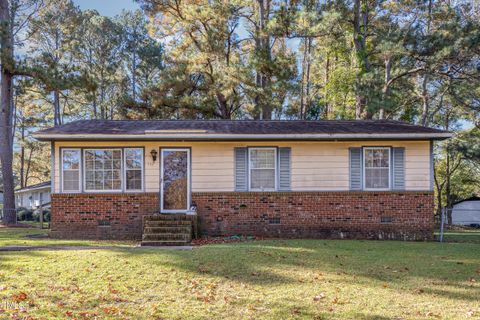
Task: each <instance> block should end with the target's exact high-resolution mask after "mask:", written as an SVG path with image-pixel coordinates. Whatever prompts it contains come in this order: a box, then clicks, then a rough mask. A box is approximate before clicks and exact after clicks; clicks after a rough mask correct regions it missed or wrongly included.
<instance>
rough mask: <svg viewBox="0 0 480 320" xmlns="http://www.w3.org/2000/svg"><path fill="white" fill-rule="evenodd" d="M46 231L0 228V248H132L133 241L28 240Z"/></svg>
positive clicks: (46, 231)
mask: <svg viewBox="0 0 480 320" xmlns="http://www.w3.org/2000/svg"><path fill="white" fill-rule="evenodd" d="M46 234H48V230H46V229H37V228H0V247H5V246H133V245H135V244H136V242H134V241H88V240H57V239H50V238H28V236H32V235H46Z"/></svg>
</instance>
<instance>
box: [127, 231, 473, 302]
mask: <svg viewBox="0 0 480 320" xmlns="http://www.w3.org/2000/svg"><path fill="white" fill-rule="evenodd" d="M478 249H479V248H478V246H476V245H470V244H463V245H458V244H439V243H432V242H400V241H355V240H353V241H352V240H337V241H335V240H288V241H286V240H266V241H257V242H250V243H237V244H222V245H209V246H203V247H198V248H194V250H192V251H175V250H161V251H159V250H158V249H145V250H134V251H121V253H122V254H126V255H131V254H134V255H137V256H142V257H145V258H147V257H148V258H147V260H148V261H149V263H152V264H158V265H162V266H168V267H170V268H175V269H180V270H184V271H186V272H193V273H197V274H202V275H209V276H216V277H223V278H226V279H229V280H232V281H237V282H245V283H251V284H257V285H272V284H273V285H274V284H276V283H277V284H283V283H286V284H288V283H299V279H298V278H296V277H297V276H298V273H296V274H295V272H296V271H298V269H304V270H305V271H306V272H307V273H308V272H310V273H312V274H313V273H322V272H326V273H331V274H337V275H338V276H339V277H337V278H340V279H338V280H335V281H339V282H341V281H343V282H345V283H349V284H357V285H365V286H370V287H372V286H373V287H379V288H380V287H383V286H385V284H386V283H388V284H390V285H393V286H400V287H405V286H407V287H411V289H412V292H413V290H416V289H418V290H419V291H421V292H424V293H431V294H435V295H444V296H447V297H450V298H453V299H457V300H458V299H462V300H478V297H479V296H480V285H479V284H477V282H476V281H478V282H480V281H479V280H480V279H478V278H479V273H478V272H479V270H480V269H479V268H480V255H479V254H478ZM165 256H168V257H169V259H165ZM472 279H473V281H472ZM372 280H373V281H372ZM430 285H440V286H443V287H445V288H446V289H445V290H440V289H438V288H429V286H430ZM458 290H462V291H464V293H459V292H456V291H458Z"/></svg>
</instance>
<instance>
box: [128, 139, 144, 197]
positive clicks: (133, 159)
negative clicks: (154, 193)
mask: <svg viewBox="0 0 480 320" xmlns="http://www.w3.org/2000/svg"><path fill="white" fill-rule="evenodd" d="M142 177H143V149H140V148H136V149H125V189H126V190H142V189H143V188H142V185H143V181H142Z"/></svg>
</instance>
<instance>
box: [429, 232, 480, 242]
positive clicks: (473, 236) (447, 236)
mask: <svg viewBox="0 0 480 320" xmlns="http://www.w3.org/2000/svg"><path fill="white" fill-rule="evenodd" d="M437 236H438V235H437ZM443 239H444V241H445V242H470V243H478V244H480V229H464V230H446V231H445V233H444V236H443Z"/></svg>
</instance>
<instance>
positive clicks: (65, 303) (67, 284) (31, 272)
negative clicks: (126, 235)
mask: <svg viewBox="0 0 480 320" xmlns="http://www.w3.org/2000/svg"><path fill="white" fill-rule="evenodd" d="M479 249H480V248H479V246H478V244H468V243H444V244H440V243H415V242H394V241H383V242H382V241H327V240H288V241H283V240H275V241H274V240H268V241H257V242H245V243H236V244H218V245H209V246H203V247H196V248H194V249H193V250H191V251H175V250H161V249H160V250H159V249H138V248H135V249H134V248H126V247H119V248H118V249H108V250H98V249H90V250H83V251H80V250H77V251H31V252H8V253H7V252H1V253H0V310H1V309H2V307H1V306H2V304H1V303H2V302H3V306H5V305H6V304H7V305H9V304H8V303H6V302H14V301H16V302H17V306H21V307H23V308H24V312H23V313H19V315H18V316H19V317H27V316H32V317H34V318H42V319H46V318H48V319H54V318H62V319H63V318H77V319H82V318H92V319H93V318H95V317H97V318H99V319H105V318H110V319H117V318H128V319H290V318H291V319H297V318H298V319H300V318H303V319H369V320H370V319H439V318H441V319H457V318H460V319H463V318H467V319H468V318H471V319H478V318H479V316H480V305H479V301H480V284H479V282H480V253H479V252H480V250H479ZM4 309H5V308H4ZM0 312H1V311H0ZM3 312H4V314H5V315H6V316H7V314H8V316H11V314H12V313H13V312H14V311H12V310H10V311H7V310H4V311H3ZM0 318H3V317H2V314H1V313H0Z"/></svg>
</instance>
